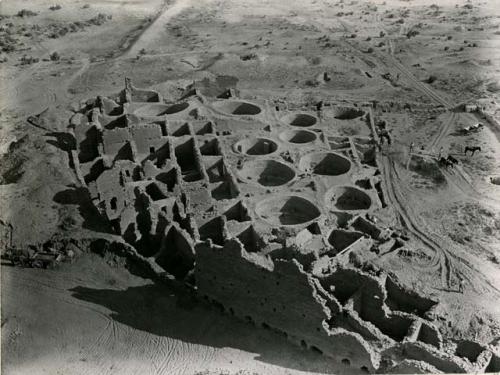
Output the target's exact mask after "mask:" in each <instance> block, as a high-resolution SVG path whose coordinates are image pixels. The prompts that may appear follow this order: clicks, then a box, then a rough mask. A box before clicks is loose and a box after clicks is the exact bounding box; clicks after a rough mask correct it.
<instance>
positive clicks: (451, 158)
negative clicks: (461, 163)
mask: <svg viewBox="0 0 500 375" xmlns="http://www.w3.org/2000/svg"><path fill="white" fill-rule="evenodd" d="M447 160H448V161H449V162H450V163H453V164H458V160H457V159H455V158H454V157H453V156H451V155H448V158H447Z"/></svg>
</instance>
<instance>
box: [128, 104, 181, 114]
mask: <svg viewBox="0 0 500 375" xmlns="http://www.w3.org/2000/svg"><path fill="white" fill-rule="evenodd" d="M188 107H189V103H186V102H184V103H178V104H173V105H167V104H161V103H154V104H147V105H144V106H142V107H140V108H138V109H137V110H136V111H135V112H134V113H135V114H136V115H137V116H142V117H158V116H165V115H173V114H175V113H179V112H182V111H184V110H185V109H187V108H188Z"/></svg>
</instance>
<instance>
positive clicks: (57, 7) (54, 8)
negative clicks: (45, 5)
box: [49, 4, 62, 10]
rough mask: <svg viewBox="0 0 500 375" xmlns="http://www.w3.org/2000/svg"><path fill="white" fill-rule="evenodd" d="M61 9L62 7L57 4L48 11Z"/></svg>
mask: <svg viewBox="0 0 500 375" xmlns="http://www.w3.org/2000/svg"><path fill="white" fill-rule="evenodd" d="M61 8H62V6H60V5H59V4H57V5H52V6H51V7H50V8H49V9H50V10H59V9H61Z"/></svg>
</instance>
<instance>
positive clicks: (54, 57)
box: [49, 51, 61, 61]
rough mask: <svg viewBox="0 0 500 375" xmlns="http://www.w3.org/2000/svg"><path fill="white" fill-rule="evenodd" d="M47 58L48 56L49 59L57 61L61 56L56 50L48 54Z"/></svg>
mask: <svg viewBox="0 0 500 375" xmlns="http://www.w3.org/2000/svg"><path fill="white" fill-rule="evenodd" d="M49 58H50V61H59V60H60V59H61V56H60V55H59V53H58V52H57V51H54V52H52V53H51V54H50V56H49Z"/></svg>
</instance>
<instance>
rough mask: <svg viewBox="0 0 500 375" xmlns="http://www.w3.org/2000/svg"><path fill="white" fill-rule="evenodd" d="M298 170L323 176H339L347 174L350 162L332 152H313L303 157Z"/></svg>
mask: <svg viewBox="0 0 500 375" xmlns="http://www.w3.org/2000/svg"><path fill="white" fill-rule="evenodd" d="M299 168H300V169H301V170H302V171H304V172H309V173H314V174H318V175H323V176H339V175H342V174H345V173H347V172H349V170H350V169H351V162H350V161H349V159H347V158H345V157H344V156H342V155H339V154H335V153H333V152H315V153H312V154H308V155H305V156H303V157H302V158H301V159H300V162H299Z"/></svg>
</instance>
